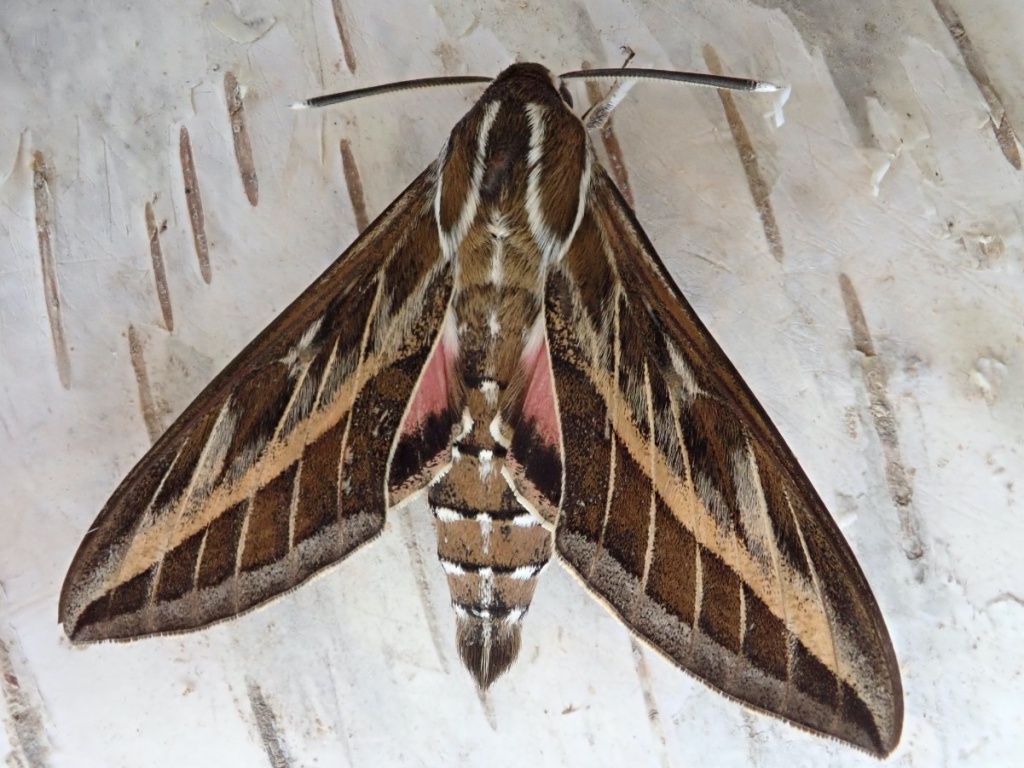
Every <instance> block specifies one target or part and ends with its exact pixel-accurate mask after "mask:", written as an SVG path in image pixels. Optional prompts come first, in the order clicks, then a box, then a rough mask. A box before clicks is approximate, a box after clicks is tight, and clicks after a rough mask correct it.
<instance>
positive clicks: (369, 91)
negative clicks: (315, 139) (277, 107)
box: [292, 75, 494, 109]
mask: <svg viewBox="0 0 1024 768" xmlns="http://www.w3.org/2000/svg"><path fill="white" fill-rule="evenodd" d="M493 79H494V78H493V77H480V76H477V75H460V76H457V77H424V78H420V79H418V80H402V81H400V82H397V83H387V84H385V85H372V86H370V87H369V88H356V89H355V90H353V91H342V92H341V93H329V94H327V95H326V96H314V97H313V98H312V99H306V100H305V101H297V102H295V103H294V104H292V109H307V108H310V107H326V106H328V105H330V104H340V103H341V102H343V101H354V100H355V99H363V98H366V97H367V96H380V95H382V94H385V93H394V92H395V91H411V90H412V89H413V88H437V87H439V86H442V85H469V84H470V83H489V82H491V80H493Z"/></svg>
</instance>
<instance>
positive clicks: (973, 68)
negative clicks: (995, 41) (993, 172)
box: [932, 0, 1021, 171]
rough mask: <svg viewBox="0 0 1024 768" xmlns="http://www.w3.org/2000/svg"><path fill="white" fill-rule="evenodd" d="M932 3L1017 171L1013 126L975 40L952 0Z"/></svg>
mask: <svg viewBox="0 0 1024 768" xmlns="http://www.w3.org/2000/svg"><path fill="white" fill-rule="evenodd" d="M932 5H934V6H935V11H936V13H938V14H939V18H941V19H942V23H943V24H944V25H945V27H946V29H947V30H948V31H949V34H950V36H951V37H952V38H953V42H954V43H956V47H957V48H959V49H960V55H961V56H963V59H964V64H965V65H966V67H967V71H968V72H970V73H971V77H972V78H973V79H974V82H975V83H977V85H978V89H979V90H980V91H981V95H982V97H983V98H984V99H985V102H986V104H988V109H989V113H990V114H991V118H992V130H993V132H994V133H995V136H996V141H997V142H998V143H999V148H1000V149H1001V150H1002V151H1003V156H1004V157H1005V158H1006V159H1007V160H1008V161H1009V163H1010V165H1012V166H1013V167H1014V168H1016V169H1017V170H1018V171H1019V170H1020V169H1021V162H1020V148H1019V146H1018V144H1017V137H1016V133H1015V132H1014V130H1013V126H1012V125H1010V119H1009V118H1008V117H1007V116H1006V110H1005V109H1004V108H1003V102H1002V99H1000V98H999V93H998V91H996V87H995V86H994V85H993V84H992V80H991V78H990V77H989V75H988V70H987V69H985V64H984V62H983V61H982V58H981V55H980V54H979V53H978V51H977V49H976V48H975V47H974V42H973V41H972V40H971V38H970V36H969V35H968V34H967V30H966V29H964V25H963V22H961V21H960V16H959V14H957V12H956V10H955V9H954V8H953V5H952V3H950V2H949V0H932Z"/></svg>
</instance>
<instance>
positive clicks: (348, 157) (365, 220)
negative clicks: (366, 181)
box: [341, 139, 370, 232]
mask: <svg viewBox="0 0 1024 768" xmlns="http://www.w3.org/2000/svg"><path fill="white" fill-rule="evenodd" d="M341 168H342V170H343V171H344V173H345V186H346V187H347V188H348V197H349V200H351V201H352V212H353V213H354V214H355V216H356V229H358V230H359V231H360V232H363V231H365V230H366V228H367V227H368V226H369V225H370V218H369V216H367V215H366V194H365V193H364V192H363V180H362V179H361V178H360V176H359V166H357V165H356V158H355V155H353V154H352V145H351V144H350V143H349V140H348V139H342V140H341Z"/></svg>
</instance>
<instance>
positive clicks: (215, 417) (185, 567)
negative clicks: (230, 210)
mask: <svg viewBox="0 0 1024 768" xmlns="http://www.w3.org/2000/svg"><path fill="white" fill-rule="evenodd" d="M434 185H435V170H434V166H431V167H430V168H428V169H427V171H425V172H424V173H423V174H422V175H421V176H420V177H419V178H418V179H417V180H416V181H414V182H413V183H412V184H411V185H410V186H409V188H408V189H407V190H406V191H405V192H404V193H403V194H402V196H401V197H399V198H398V200H396V201H395V202H394V203H393V204H392V205H391V206H390V208H389V209H388V210H387V211H385V213H384V214H382V215H381V217H380V218H378V219H377V221H376V222H374V224H373V225H371V226H370V228H369V229H368V230H367V231H366V232H365V233H364V234H363V235H362V237H360V238H359V239H358V240H357V241H356V243H355V244H354V245H353V246H352V247H351V248H349V249H348V250H347V251H346V252H345V253H344V254H343V255H342V256H341V257H340V258H339V259H338V260H337V261H336V262H335V263H334V264H333V265H332V266H331V267H329V268H328V269H327V271H326V272H324V274H323V275H321V276H320V278H319V279H318V280H317V281H316V282H315V283H314V284H313V285H312V286H310V288H309V289H307V290H306V291H305V292H304V293H303V294H302V295H301V296H300V297H299V298H298V299H297V300H296V301H295V302H294V303H292V304H291V305H290V306H289V307H288V308H287V309H286V310H285V311H284V312H283V313H282V314H281V315H280V316H278V317H277V319H276V320H274V322H273V323H271V325H270V326H268V327H267V328H266V329H265V330H264V331H263V332H262V333H261V334H260V335H259V336H258V337H257V338H256V339H255V340H254V341H253V342H252V343H251V344H249V346H247V347H246V348H245V350H243V351H242V353H241V354H239V355H238V357H236V358H235V359H234V361H232V363H231V364H230V365H228V367H227V368H226V369H225V370H224V371H223V372H222V373H221V374H219V375H218V376H217V377H216V378H215V379H214V380H213V382H212V383H211V384H210V385H209V386H208V387H207V388H206V389H205V390H204V391H203V393H202V394H201V395H200V396H199V397H198V398H197V399H196V400H195V401H194V402H193V403H192V404H191V405H190V406H189V407H188V408H187V409H186V410H185V412H184V413H183V414H182V415H181V416H180V417H179V418H178V419H177V420H176V421H175V422H174V424H173V425H172V426H171V428H170V429H168V430H167V432H166V433H165V434H164V435H163V436H162V437H161V438H160V439H159V440H158V441H157V442H156V444H155V445H154V446H153V448H152V449H151V450H150V451H149V453H147V454H146V455H145V456H144V457H143V458H142V460H141V461H140V462H139V463H138V464H137V465H136V466H135V468H134V469H133V470H132V471H131V472H130V473H129V474H128V476H127V477H126V478H125V480H124V481H123V482H122V483H121V485H120V487H118V489H117V491H116V492H115V493H114V495H113V496H112V497H111V499H110V501H109V502H108V503H107V505H106V506H105V507H104V508H103V510H102V512H100V515H99V517H98V518H97V519H96V522H95V523H93V526H92V527H91V528H90V530H89V533H88V534H87V535H86V537H85V540H84V541H83V542H82V545H81V546H80V548H79V550H78V553H77V555H76V556H75V559H74V561H73V563H72V565H71V568H70V570H69V571H68V575H67V578H66V579H65V582H64V587H63V590H62V592H61V600H60V621H61V622H62V623H63V624H64V628H65V631H66V632H67V633H68V635H69V637H71V639H72V640H75V641H95V640H103V639H110V638H132V637H138V636H142V635H148V634H153V633H162V632H173V631H184V630H191V629H196V628H198V627H202V626H205V625H207V624H210V623H212V622H215V621H218V620H220V619H224V618H228V617H230V616H233V615H235V614H237V613H240V612H242V611H245V610H247V609H249V608H252V607H254V606H256V605H259V604H260V603H263V602H265V601H267V600H270V599H271V598H273V597H275V596H277V595H279V594H281V593H283V592H285V591H287V590H289V589H291V588H293V587H295V586H297V585H298V584H300V583H301V582H303V581H304V580H306V579H307V578H309V577H310V576H311V575H313V574H314V573H316V572H317V571H319V570H320V569H322V568H324V567H326V566H328V565H330V564H332V563H335V562H337V561H339V560H341V559H342V558H344V557H345V556H346V555H348V554H349V553H351V552H352V551H353V550H354V549H355V548H356V547H358V546H360V545H361V544H363V543H364V542H366V541H368V540H369V539H371V538H373V537H374V536H376V535H377V534H378V533H379V532H380V531H381V529H382V527H383V525H384V515H385V509H386V507H387V506H388V503H389V490H388V485H387V483H388V478H387V474H388V467H389V459H390V457H391V455H392V453H393V451H394V449H395V447H396V446H397V443H398V442H399V441H398V439H397V437H396V435H398V433H399V429H400V425H402V423H403V415H404V414H405V413H406V410H407V405H408V403H409V402H410V400H411V399H415V398H414V397H413V392H414V389H415V387H416V385H417V382H418V380H419V379H420V376H421V371H422V370H423V369H424V367H425V363H426V361H427V360H428V359H429V358H430V355H431V353H432V351H436V349H437V347H438V346H439V344H438V343H437V342H438V339H439V337H440V335H441V334H440V333H439V331H440V329H441V328H442V326H443V322H444V321H443V318H444V316H445V312H446V309H447V306H448V302H449V298H450V295H451V291H452V274H451V268H450V265H449V264H448V263H447V261H445V260H444V259H442V256H441V251H440V246H439V239H438V236H437V230H436V226H435V223H434V216H433V212H432V203H433V189H434ZM441 411H442V412H441V413H438V414H434V415H435V416H437V417H438V418H441V419H442V420H443V418H444V417H445V413H444V412H443V411H444V409H443V408H442V409H441ZM421 415H422V414H421ZM419 426H422V424H421V423H420V421H417V420H407V421H406V427H405V429H404V430H403V437H402V442H403V446H404V448H403V456H405V457H406V461H405V462H404V465H403V466H404V467H405V469H404V472H403V476H402V477H401V478H395V479H393V480H392V486H393V487H394V490H395V491H396V492H400V494H401V495H402V496H407V495H409V494H410V493H412V492H413V491H414V490H416V488H415V485H416V483H417V482H418V483H419V485H423V484H424V483H425V482H426V481H427V480H428V479H429V478H428V477H424V476H420V475H417V467H415V466H413V459H419V460H420V461H422V462H425V463H429V460H430V457H428V456H425V455H423V454H424V449H425V447H427V446H429V445H432V444H436V443H438V440H436V439H425V436H424V434H423V430H422V429H419V428H418V427H419ZM432 427H433V428H434V429H441V430H442V431H443V430H444V428H445V426H444V425H443V424H441V425H439V424H438V423H436V420H435V422H432ZM410 457H412V458H410ZM390 501H391V502H392V503H394V502H396V501H397V499H391V500H390Z"/></svg>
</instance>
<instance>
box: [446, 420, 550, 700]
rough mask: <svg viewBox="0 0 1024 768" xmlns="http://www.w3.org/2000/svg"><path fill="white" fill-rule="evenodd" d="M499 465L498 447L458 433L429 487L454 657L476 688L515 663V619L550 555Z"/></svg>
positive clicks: (546, 540) (545, 536)
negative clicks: (442, 470)
mask: <svg viewBox="0 0 1024 768" xmlns="http://www.w3.org/2000/svg"><path fill="white" fill-rule="evenodd" d="M503 466H504V451H503V450H502V449H501V447H500V446H499V445H497V444H494V443H493V442H492V443H491V444H490V446H489V447H486V448H483V447H480V446H479V445H478V444H474V442H472V440H471V438H465V437H464V438H463V439H462V440H460V441H457V442H456V444H455V445H453V448H452V466H451V469H450V470H449V471H448V472H447V473H446V474H445V475H444V476H443V477H441V478H440V479H439V480H438V481H437V482H436V483H435V484H434V485H433V486H431V488H430V492H429V500H430V506H431V509H432V510H433V512H434V518H435V521H436V528H437V554H438V559H439V560H440V561H441V566H442V567H443V568H444V571H445V575H446V576H447V579H448V588H449V590H450V591H451V596H452V607H453V608H454V609H455V614H456V621H457V640H458V644H459V654H460V656H461V657H462V660H463V662H464V663H465V665H466V666H467V667H468V668H469V670H470V672H472V673H473V675H474V677H475V678H476V680H477V682H478V684H479V685H480V687H481V688H487V687H488V686H489V685H490V684H491V683H492V682H494V680H495V679H496V678H497V677H498V676H499V675H501V674H502V673H503V672H504V671H505V670H506V669H508V667H509V666H510V665H511V664H512V662H513V661H515V658H516V655H517V654H518V653H519V645H520V640H519V637H520V623H521V621H522V619H523V616H524V615H525V614H526V611H527V610H528V609H529V607H530V601H531V600H532V599H533V593H534V590H535V589H536V586H537V577H538V575H539V574H540V572H541V570H542V569H543V568H544V566H545V565H546V564H547V562H548V561H549V560H550V559H551V554H552V536H551V533H550V532H549V531H548V530H546V529H545V528H544V527H543V526H542V525H541V522H540V520H539V519H538V518H537V517H536V516H535V515H534V514H532V513H531V512H529V511H527V510H526V509H524V508H523V506H522V505H521V504H520V503H519V501H518V500H517V499H516V497H515V494H514V493H513V492H512V490H511V488H510V487H509V485H508V482H507V481H506V479H505V478H504V477H503V476H502V472H501V470H502V468H503Z"/></svg>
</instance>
